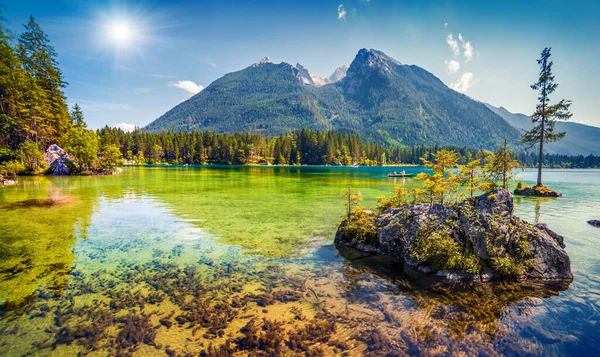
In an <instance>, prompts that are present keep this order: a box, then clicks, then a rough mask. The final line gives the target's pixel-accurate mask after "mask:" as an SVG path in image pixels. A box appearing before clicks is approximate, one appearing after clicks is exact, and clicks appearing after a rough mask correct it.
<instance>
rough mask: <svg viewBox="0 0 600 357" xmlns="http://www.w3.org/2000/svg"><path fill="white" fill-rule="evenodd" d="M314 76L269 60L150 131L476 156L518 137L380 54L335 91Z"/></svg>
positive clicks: (368, 54) (368, 53) (354, 68)
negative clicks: (421, 147) (308, 135)
mask: <svg viewBox="0 0 600 357" xmlns="http://www.w3.org/2000/svg"><path fill="white" fill-rule="evenodd" d="M299 67H301V68H299ZM304 71H305V72H304ZM301 72H303V73H301ZM336 72H338V71H337V70H336ZM336 72H334V74H336ZM343 72H345V75H343V74H344V73H343ZM307 73H308V74H309V75H308V76H307ZM310 74H311V73H310V71H308V69H306V68H304V67H302V66H301V65H296V66H293V65H291V64H289V63H285V62H281V63H277V64H276V63H273V62H271V61H270V59H268V58H266V59H263V60H261V61H259V62H257V63H255V64H254V65H252V66H250V67H247V68H245V69H242V70H240V71H236V72H231V73H228V74H226V75H225V76H223V77H221V78H219V79H217V80H215V81H214V82H213V83H211V84H210V85H209V86H208V87H207V88H205V89H204V90H203V91H202V92H200V93H198V94H196V95H194V96H193V97H191V98H190V99H188V100H187V101H185V102H183V103H180V104H179V105H177V106H175V107H174V108H173V109H171V110H170V111H168V112H167V113H165V114H164V115H162V116H161V117H159V118H158V119H156V120H155V121H153V122H152V123H150V124H149V125H148V126H147V127H146V128H144V129H145V130H148V131H162V130H169V129H171V130H184V131H189V130H214V131H216V132H233V131H250V132H256V133H262V134H265V135H268V136H269V135H278V134H282V133H285V132H289V131H290V130H293V129H302V128H310V129H315V130H324V129H336V130H357V131H360V132H361V133H362V134H363V135H364V136H366V137H367V138H369V139H372V140H374V141H376V142H381V143H388V144H401V145H414V144H430V145H434V144H438V145H457V146H467V147H476V148H494V147H495V146H497V145H498V144H500V143H501V142H502V140H504V138H505V137H507V138H508V139H510V140H516V139H517V138H518V137H519V133H518V131H517V130H516V129H515V128H513V127H512V126H511V125H509V124H508V123H507V122H506V121H505V120H503V119H502V118H501V117H500V116H498V115H497V114H495V113H494V112H492V111H491V110H490V109H489V108H487V107H486V106H485V105H483V104H482V103H480V102H477V101H474V100H473V99H471V98H469V97H468V96H466V95H464V94H461V93H458V92H456V91H454V90H452V89H450V88H448V87H447V86H446V85H445V84H444V83H443V82H442V81H441V80H439V79H438V78H437V77H435V76H434V75H433V74H431V73H430V72H428V71H426V70H425V69H423V68H421V67H418V66H415V65H406V64H402V63H401V62H400V61H397V60H396V59H394V58H391V57H389V56H387V55H386V54H385V53H383V52H381V51H378V50H373V49H371V50H368V49H361V50H360V51H358V53H357V55H356V56H355V58H354V60H353V61H352V63H351V64H350V66H349V67H348V68H347V69H346V70H345V71H344V70H343V67H341V70H340V71H339V72H338V73H337V74H336V75H337V77H338V78H339V79H338V80H337V81H335V82H333V83H326V84H324V85H312V84H311V82H312V83H314V82H315V80H314V79H315V78H314V77H313V76H310ZM332 76H333V75H332ZM319 78H320V77H319ZM323 81H324V80H323ZM316 82H318V80H317V81H316Z"/></svg>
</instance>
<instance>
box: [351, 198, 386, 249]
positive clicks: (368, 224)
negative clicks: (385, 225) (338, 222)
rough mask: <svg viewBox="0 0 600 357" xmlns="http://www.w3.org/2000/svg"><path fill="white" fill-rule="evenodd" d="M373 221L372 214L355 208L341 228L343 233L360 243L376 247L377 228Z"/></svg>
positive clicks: (361, 208)
mask: <svg viewBox="0 0 600 357" xmlns="http://www.w3.org/2000/svg"><path fill="white" fill-rule="evenodd" d="M374 219H375V215H374V214H373V212H371V211H367V210H365V209H364V208H363V207H361V206H357V207H355V208H354V209H353V210H352V213H351V215H350V218H349V219H348V220H347V221H346V226H344V227H343V229H344V232H345V233H346V234H348V235H349V236H351V237H354V238H356V239H357V240H358V241H359V242H361V243H365V244H370V245H377V244H378V241H377V228H376V227H375V223H374Z"/></svg>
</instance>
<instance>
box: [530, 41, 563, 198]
mask: <svg viewBox="0 0 600 357" xmlns="http://www.w3.org/2000/svg"><path fill="white" fill-rule="evenodd" d="M550 50H551V49H550V48H548V47H546V48H544V50H543V51H542V54H541V56H540V59H539V60H537V63H538V65H539V66H540V77H539V79H538V81H537V82H536V83H534V84H532V85H531V89H533V90H536V91H538V104H537V106H536V109H535V112H534V113H533V114H532V115H531V121H532V122H533V124H534V126H533V128H532V129H531V130H529V131H528V132H526V133H525V134H524V135H523V138H522V139H521V142H523V143H526V144H529V145H530V146H531V147H533V146H534V145H537V144H539V161H538V176H537V185H538V186H542V167H543V161H544V160H543V159H544V144H547V143H552V142H555V141H557V140H559V139H561V138H563V137H564V136H565V133H564V132H560V133H557V132H556V130H555V125H556V121H557V120H569V119H570V118H571V116H572V115H573V114H571V113H570V112H569V107H570V106H571V101H570V100H565V99H561V100H560V101H559V102H558V103H556V104H550V95H551V94H552V93H553V92H554V91H555V90H556V88H557V87H558V84H557V83H555V82H554V74H552V65H553V62H552V61H551V60H550V55H551V54H550Z"/></svg>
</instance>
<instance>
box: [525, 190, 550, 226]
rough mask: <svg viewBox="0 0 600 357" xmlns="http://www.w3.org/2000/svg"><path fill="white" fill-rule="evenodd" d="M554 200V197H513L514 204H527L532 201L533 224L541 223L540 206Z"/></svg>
mask: <svg viewBox="0 0 600 357" xmlns="http://www.w3.org/2000/svg"><path fill="white" fill-rule="evenodd" d="M554 200H556V197H523V196H515V203H520V204H522V203H528V202H531V201H533V211H534V223H535V224H537V223H541V221H540V217H541V215H542V206H543V205H544V204H546V203H549V202H552V201H554Z"/></svg>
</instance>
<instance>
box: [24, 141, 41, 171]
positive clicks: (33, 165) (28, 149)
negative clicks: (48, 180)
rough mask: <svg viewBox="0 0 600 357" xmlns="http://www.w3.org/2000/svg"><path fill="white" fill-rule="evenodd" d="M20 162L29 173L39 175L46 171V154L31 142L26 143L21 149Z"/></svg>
mask: <svg viewBox="0 0 600 357" xmlns="http://www.w3.org/2000/svg"><path fill="white" fill-rule="evenodd" d="M19 161H20V162H21V164H22V165H23V166H24V168H25V170H26V171H27V173H30V174H38V173H41V172H43V171H44V170H46V166H47V165H46V162H45V161H44V154H43V153H42V152H41V151H40V149H39V148H38V146H37V145H36V144H35V143H34V142H31V141H25V142H24V143H22V144H21V146H20V148H19Z"/></svg>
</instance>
